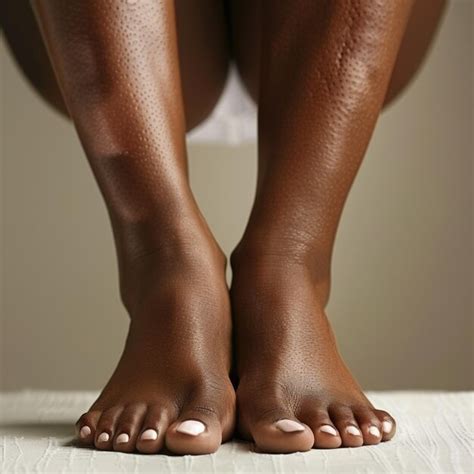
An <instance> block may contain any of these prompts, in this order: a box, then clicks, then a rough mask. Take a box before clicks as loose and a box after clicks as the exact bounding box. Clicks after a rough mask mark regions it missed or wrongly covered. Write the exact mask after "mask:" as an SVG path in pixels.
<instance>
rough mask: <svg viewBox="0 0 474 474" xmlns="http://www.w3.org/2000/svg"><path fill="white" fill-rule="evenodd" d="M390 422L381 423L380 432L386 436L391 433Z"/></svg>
mask: <svg viewBox="0 0 474 474" xmlns="http://www.w3.org/2000/svg"><path fill="white" fill-rule="evenodd" d="M392 426H393V425H392V422H391V421H384V422H383V423H382V430H383V432H384V433H386V434H388V433H391V431H392Z"/></svg>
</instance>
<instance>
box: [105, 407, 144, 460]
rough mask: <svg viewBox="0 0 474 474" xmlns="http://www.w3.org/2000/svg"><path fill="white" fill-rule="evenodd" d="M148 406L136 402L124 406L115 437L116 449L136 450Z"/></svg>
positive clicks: (127, 451)
mask: <svg viewBox="0 0 474 474" xmlns="http://www.w3.org/2000/svg"><path fill="white" fill-rule="evenodd" d="M146 410H147V407H146V405H145V404H144V403H143V404H139V403H134V404H131V405H128V406H126V407H125V408H124V410H123V412H122V413H121V415H120V418H119V420H118V422H117V425H116V429H115V436H114V439H113V448H114V451H121V452H124V453H131V452H133V451H135V446H136V443H137V438H138V434H139V432H140V430H141V427H142V424H143V418H144V416H145V413H146Z"/></svg>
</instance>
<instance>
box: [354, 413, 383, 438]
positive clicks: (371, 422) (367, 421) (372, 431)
mask: <svg viewBox="0 0 474 474" xmlns="http://www.w3.org/2000/svg"><path fill="white" fill-rule="evenodd" d="M354 414H355V418H356V420H357V423H358V424H359V426H360V429H361V431H362V435H363V437H364V444H379V443H380V441H382V422H381V421H380V420H379V419H378V418H377V416H376V415H375V413H374V411H373V410H371V409H367V408H361V409H354Z"/></svg>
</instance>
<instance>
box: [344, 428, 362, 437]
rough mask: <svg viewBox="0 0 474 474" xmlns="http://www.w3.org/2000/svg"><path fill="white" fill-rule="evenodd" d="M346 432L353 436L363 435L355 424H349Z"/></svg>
mask: <svg viewBox="0 0 474 474" xmlns="http://www.w3.org/2000/svg"><path fill="white" fill-rule="evenodd" d="M346 432H347V433H348V434H350V435H352V436H361V435H362V434H361V432H360V431H359V429H358V428H356V427H355V426H348V427H347V428H346Z"/></svg>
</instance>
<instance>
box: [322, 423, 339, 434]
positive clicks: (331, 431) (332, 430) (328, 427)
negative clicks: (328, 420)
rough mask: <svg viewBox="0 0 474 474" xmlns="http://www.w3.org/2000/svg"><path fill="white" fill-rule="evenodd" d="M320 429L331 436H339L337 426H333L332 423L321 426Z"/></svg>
mask: <svg viewBox="0 0 474 474" xmlns="http://www.w3.org/2000/svg"><path fill="white" fill-rule="evenodd" d="M319 431H322V432H323V433H327V434H330V435H331V436H337V431H336V428H334V427H332V426H331V425H323V426H321V428H319Z"/></svg>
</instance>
